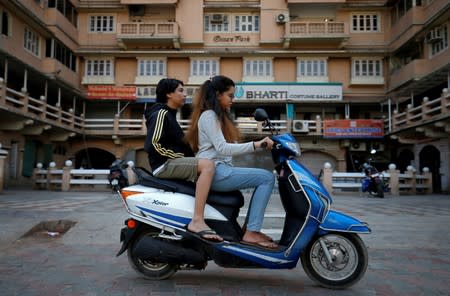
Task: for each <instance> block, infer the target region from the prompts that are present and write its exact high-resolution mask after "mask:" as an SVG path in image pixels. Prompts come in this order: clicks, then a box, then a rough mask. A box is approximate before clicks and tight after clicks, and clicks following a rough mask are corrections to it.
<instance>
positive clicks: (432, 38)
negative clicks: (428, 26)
mask: <svg viewBox="0 0 450 296" xmlns="http://www.w3.org/2000/svg"><path fill="white" fill-rule="evenodd" d="M442 35H443V34H442V32H441V28H435V29H433V30H431V31H430V32H428V33H427V35H426V36H425V41H426V42H427V43H434V42H438V41H441V40H442V38H443V36H442Z"/></svg>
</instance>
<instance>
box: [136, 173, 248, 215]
mask: <svg viewBox="0 0 450 296" xmlns="http://www.w3.org/2000/svg"><path fill="white" fill-rule="evenodd" d="M139 177H140V178H139V184H140V185H143V186H148V187H153V188H157V189H161V190H165V191H170V192H179V193H184V194H187V195H192V196H195V183H193V182H190V181H186V180H174V179H160V178H156V177H154V176H152V175H150V174H146V175H141V176H139ZM206 202H207V203H208V204H211V205H221V206H227V207H234V208H241V207H242V206H243V205H244V196H243V195H242V193H241V192H240V191H239V190H235V191H230V192H218V191H210V193H209V196H208V200H207V201H206Z"/></svg>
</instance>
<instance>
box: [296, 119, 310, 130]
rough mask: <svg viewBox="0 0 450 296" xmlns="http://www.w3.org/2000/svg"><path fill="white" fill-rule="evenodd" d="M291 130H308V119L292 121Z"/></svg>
mask: <svg viewBox="0 0 450 296" xmlns="http://www.w3.org/2000/svg"><path fill="white" fill-rule="evenodd" d="M292 130H293V131H294V132H296V133H307V132H309V127H308V121H305V120H294V121H292Z"/></svg>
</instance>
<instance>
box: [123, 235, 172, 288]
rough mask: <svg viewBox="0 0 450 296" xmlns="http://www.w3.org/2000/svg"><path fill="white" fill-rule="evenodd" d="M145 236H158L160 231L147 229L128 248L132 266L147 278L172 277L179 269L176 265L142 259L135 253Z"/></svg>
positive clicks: (163, 278) (161, 278)
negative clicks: (139, 242) (137, 245)
mask: <svg viewBox="0 0 450 296" xmlns="http://www.w3.org/2000/svg"><path fill="white" fill-rule="evenodd" d="M144 236H150V237H156V236H158V232H156V231H152V230H149V229H147V230H145V231H144V232H142V233H141V235H139V237H138V238H137V239H136V240H135V241H134V242H133V243H132V244H131V245H130V247H129V248H128V250H127V255H128V262H129V263H130V265H131V267H132V268H133V269H134V270H135V271H137V272H138V273H141V274H143V275H144V276H145V277H146V278H147V279H151V280H165V279H168V278H170V277H171V276H172V275H174V274H175V272H177V270H178V267H177V266H176V265H174V264H169V263H161V262H157V261H154V260H151V259H142V258H139V257H137V256H135V255H133V250H134V248H135V246H136V244H137V242H138V241H139V240H140V239H142V238H143V237H144Z"/></svg>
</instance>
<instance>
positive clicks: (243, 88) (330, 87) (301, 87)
mask: <svg viewBox="0 0 450 296" xmlns="http://www.w3.org/2000/svg"><path fill="white" fill-rule="evenodd" d="M234 96H235V100H236V101H277V102H279V101H286V102H295V101H314V102H318V101H341V100H342V84H340V83H245V82H244V83H238V84H237V85H236V91H235V93H234Z"/></svg>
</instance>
